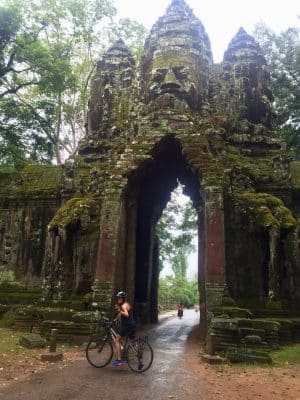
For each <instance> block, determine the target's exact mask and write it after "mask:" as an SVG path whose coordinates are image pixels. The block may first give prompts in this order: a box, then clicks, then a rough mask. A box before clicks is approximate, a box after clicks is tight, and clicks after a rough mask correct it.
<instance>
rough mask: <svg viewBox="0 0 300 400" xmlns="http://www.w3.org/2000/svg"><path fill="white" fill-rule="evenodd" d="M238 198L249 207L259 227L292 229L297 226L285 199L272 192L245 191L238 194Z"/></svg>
mask: <svg viewBox="0 0 300 400" xmlns="http://www.w3.org/2000/svg"><path fill="white" fill-rule="evenodd" d="M238 199H239V200H240V201H241V203H242V204H244V205H245V206H246V207H247V210H248V211H249V214H250V215H252V216H253V217H254V224H255V225H256V226H258V227H261V228H266V227H270V226H275V227H278V228H279V227H281V228H284V229H290V228H293V227H295V226H297V221H296V219H295V218H294V216H293V215H292V213H291V211H290V210H289V209H288V208H287V207H285V205H284V203H283V201H282V200H280V199H279V198H277V197H275V196H273V195H271V194H267V193H254V192H244V193H241V194H239V195H238Z"/></svg>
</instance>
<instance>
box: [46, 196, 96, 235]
mask: <svg viewBox="0 0 300 400" xmlns="http://www.w3.org/2000/svg"><path fill="white" fill-rule="evenodd" d="M96 209H97V202H96V200H95V199H94V198H93V197H91V196H86V197H75V198H73V199H70V200H68V201H67V202H66V203H65V204H64V205H63V206H62V207H61V208H60V209H59V210H58V211H57V213H56V215H55V216H54V218H53V219H52V220H51V221H50V223H49V225H48V226H49V229H55V228H64V227H66V226H67V225H70V224H74V223H76V222H78V221H80V220H81V219H82V218H85V217H89V216H90V215H91V214H92V213H94V212H96Z"/></svg>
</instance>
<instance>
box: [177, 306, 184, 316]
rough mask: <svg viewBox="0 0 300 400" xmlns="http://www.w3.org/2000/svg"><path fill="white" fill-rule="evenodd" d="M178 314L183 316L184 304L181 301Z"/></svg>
mask: <svg viewBox="0 0 300 400" xmlns="http://www.w3.org/2000/svg"><path fill="white" fill-rule="evenodd" d="M177 315H178V317H179V318H181V317H182V316H183V304H182V303H179V304H178V306H177Z"/></svg>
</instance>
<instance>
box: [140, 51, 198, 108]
mask: <svg viewBox="0 0 300 400" xmlns="http://www.w3.org/2000/svg"><path fill="white" fill-rule="evenodd" d="M147 75H148V76H147V78H148V84H147V89H148V99H149V102H151V101H152V102H153V101H154V102H155V101H157V99H159V98H161V97H175V98H177V99H179V100H180V101H183V102H185V103H186V105H188V106H189V107H190V108H192V109H199V106H200V103H201V83H200V74H199V69H198V68H197V63H196V59H195V57H193V56H192V55H182V56H179V57H176V56H175V55H171V56H169V57H161V56H160V57H157V58H155V59H154V60H153V62H152V63H151V64H150V67H149V71H148V74H147Z"/></svg>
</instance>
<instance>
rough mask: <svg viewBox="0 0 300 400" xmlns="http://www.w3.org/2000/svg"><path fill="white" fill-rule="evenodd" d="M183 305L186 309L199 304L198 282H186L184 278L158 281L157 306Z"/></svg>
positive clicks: (169, 278)
mask: <svg viewBox="0 0 300 400" xmlns="http://www.w3.org/2000/svg"><path fill="white" fill-rule="evenodd" d="M166 303H173V304H179V303H183V304H184V305H185V306H186V307H191V306H193V305H194V304H198V303H199V292H198V282H197V281H196V280H193V281H188V280H187V279H186V278H185V277H183V276H180V275H177V276H175V277H174V276H167V277H166V278H161V279H160V280H159V290H158V304H159V305H164V304H166Z"/></svg>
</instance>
